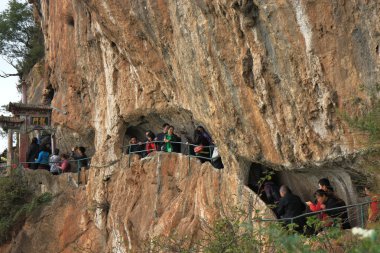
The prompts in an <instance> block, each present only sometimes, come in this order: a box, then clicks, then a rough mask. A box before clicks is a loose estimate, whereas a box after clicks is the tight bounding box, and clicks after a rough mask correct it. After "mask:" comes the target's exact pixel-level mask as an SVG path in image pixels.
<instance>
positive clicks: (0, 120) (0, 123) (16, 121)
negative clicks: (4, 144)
mask: <svg viewBox="0 0 380 253" xmlns="http://www.w3.org/2000/svg"><path fill="white" fill-rule="evenodd" d="M22 123H24V119H20V118H18V117H9V116H3V115H0V127H2V128H3V129H4V130H7V129H19V128H20V126H21V124H22Z"/></svg>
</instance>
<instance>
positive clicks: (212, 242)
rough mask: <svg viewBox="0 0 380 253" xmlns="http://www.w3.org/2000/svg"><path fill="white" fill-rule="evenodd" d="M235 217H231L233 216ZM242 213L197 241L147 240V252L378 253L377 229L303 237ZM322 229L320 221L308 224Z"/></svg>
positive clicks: (209, 227)
mask: <svg viewBox="0 0 380 253" xmlns="http://www.w3.org/2000/svg"><path fill="white" fill-rule="evenodd" d="M231 214H232V215H231ZM248 217H249V216H247V215H246V213H245V212H244V211H241V210H239V209H236V210H234V211H233V212H230V214H229V215H228V216H225V217H221V218H219V219H218V220H216V221H215V222H214V223H213V224H211V225H210V224H207V223H204V224H203V232H204V233H203V236H202V238H201V239H198V240H194V239H191V238H187V237H181V236H178V234H176V233H175V232H173V233H172V234H171V235H170V236H158V237H155V238H153V239H152V240H148V241H147V242H146V244H145V249H144V251H145V252H178V253H180V252H181V253H191V252H205V253H227V252H228V253H235V252H236V253H245V252H247V253H248V252H249V253H253V252H300V253H309V252H337V251H338V252H368V253H369V252H371V253H372V252H379V253H380V247H379V246H378V243H377V242H378V241H379V240H380V231H379V229H378V228H377V229H375V230H372V231H369V230H364V231H365V232H371V233H370V234H371V236H368V237H365V238H364V237H360V236H357V235H353V234H352V233H351V232H350V230H341V229H340V228H338V227H331V228H325V229H324V230H323V232H321V233H319V234H318V235H312V236H304V235H301V234H298V233H296V232H295V231H294V230H293V228H292V227H287V228H284V227H283V226H282V225H281V224H280V223H278V222H271V223H267V222H260V221H258V220H255V221H253V220H251V219H250V218H248ZM308 224H309V225H312V226H317V227H318V226H320V225H321V224H318V220H317V219H313V218H311V219H310V221H309V222H308Z"/></svg>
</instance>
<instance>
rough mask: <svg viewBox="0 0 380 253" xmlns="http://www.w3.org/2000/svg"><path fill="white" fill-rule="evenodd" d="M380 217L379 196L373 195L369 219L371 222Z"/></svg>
mask: <svg viewBox="0 0 380 253" xmlns="http://www.w3.org/2000/svg"><path fill="white" fill-rule="evenodd" d="M378 218H379V197H378V196H376V195H375V196H372V197H371V203H370V204H369V210H368V220H369V221H371V222H374V221H376V220H377V219H378Z"/></svg>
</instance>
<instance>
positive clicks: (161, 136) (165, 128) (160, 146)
mask: <svg viewBox="0 0 380 253" xmlns="http://www.w3.org/2000/svg"><path fill="white" fill-rule="evenodd" d="M169 126H170V125H169V124H168V123H164V124H163V125H162V132H161V133H159V134H157V136H156V138H154V140H155V141H158V142H157V143H156V145H157V150H158V151H164V149H165V145H164V144H165V142H164V139H165V135H166V134H167V133H168V130H169Z"/></svg>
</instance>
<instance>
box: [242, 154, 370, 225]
mask: <svg viewBox="0 0 380 253" xmlns="http://www.w3.org/2000/svg"><path fill="white" fill-rule="evenodd" d="M357 177H359V176H358V175H352V174H351V172H350V171H349V170H348V169H343V168H342V169H331V168H328V167H324V168H312V169H302V170H292V171H284V170H283V171H279V170H275V169H273V168H270V167H268V166H265V165H263V164H260V163H256V162H253V163H251V164H250V165H249V171H248V180H247V183H246V185H247V186H248V187H249V188H250V189H251V190H253V191H254V192H256V193H257V194H259V196H260V198H261V199H262V200H263V201H264V202H265V203H266V204H267V205H268V206H269V207H270V208H272V210H274V209H273V207H274V206H272V205H273V201H276V200H275V198H277V196H279V188H280V186H281V185H286V186H288V187H289V188H290V190H291V191H292V192H293V193H294V194H295V195H298V196H299V197H300V198H301V200H302V201H303V202H306V201H314V193H315V191H316V190H317V189H318V181H319V179H321V178H328V179H329V180H330V183H331V185H332V187H333V188H334V191H335V194H336V196H337V197H339V198H341V199H342V200H344V202H345V203H346V205H352V204H357V203H362V202H364V201H365V198H364V197H363V196H361V195H360V194H358V190H357V189H358V188H360V185H358V183H357ZM362 177H363V175H362ZM268 182H269V183H268ZM273 192H274V193H273ZM277 194H278V195H277ZM358 210H359V207H358V208H350V209H348V214H349V219H350V223H351V225H358V224H359V223H360V215H359V211H358Z"/></svg>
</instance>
